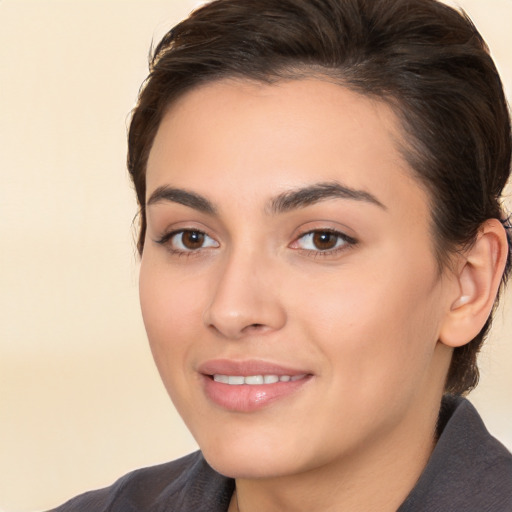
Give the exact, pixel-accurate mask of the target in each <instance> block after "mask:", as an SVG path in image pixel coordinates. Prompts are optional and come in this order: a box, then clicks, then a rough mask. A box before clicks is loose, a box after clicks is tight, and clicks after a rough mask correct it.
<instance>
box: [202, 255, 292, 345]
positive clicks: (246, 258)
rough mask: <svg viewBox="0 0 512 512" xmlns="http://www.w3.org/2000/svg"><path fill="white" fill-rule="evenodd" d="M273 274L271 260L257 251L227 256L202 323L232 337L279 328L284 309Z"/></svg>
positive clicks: (281, 324) (282, 323)
mask: <svg viewBox="0 0 512 512" xmlns="http://www.w3.org/2000/svg"><path fill="white" fill-rule="evenodd" d="M276 274H277V272H276V269H274V268H273V267H272V265H271V263H270V262H268V261H264V260H263V258H261V257H258V255H256V254H232V255H231V256H229V257H227V258H226V261H225V262H223V266H222V269H221V270H220V271H219V272H218V276H217V279H216V280H215V285H214V287H213V289H212V290H211V293H212V296H211V297H212V298H211V302H210V303H209V305H208V307H207V308H206V309H205V311H204V317H203V320H204V323H205V325H206V326H207V327H208V328H209V329H212V330H214V331H215V332H216V333H217V334H219V335H221V336H223V337H224V338H227V339H231V340H238V339H241V338H244V337H245V336H249V335H251V334H266V333H269V332H272V331H277V330H279V329H281V328H282V327H283V326H284V325H285V323H286V313H285V309H284V307H283V304H282V302H281V300H280V295H281V294H280V290H279V287H278V286H276V285H277V283H276V278H277V277H278V275H276Z"/></svg>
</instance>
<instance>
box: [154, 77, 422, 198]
mask: <svg viewBox="0 0 512 512" xmlns="http://www.w3.org/2000/svg"><path fill="white" fill-rule="evenodd" d="M400 144H403V137H402V134H401V127H400V123H399V121H398V119H397V117H396V115H395V114H394V112H393V111H392V109H391V108H390V107H389V106H388V105H387V104H386V103H384V102H382V101H377V100H373V99H371V98H368V97H365V96H362V95H360V94H357V93H355V92H353V91H351V90H349V89H347V88H345V87H342V86H340V85H337V84H334V83H332V82H328V81H324V80H318V79H304V80H295V81H286V82H285V81H282V82H278V83H276V84H272V85H267V84H260V83H255V82H249V81H241V80H222V81H218V82H214V83H210V84H206V85H203V86H200V87H198V88H195V89H193V90H192V91H189V92H188V93H186V94H185V95H184V96H182V97H181V98H180V99H179V100H178V101H176V102H175V103H174V104H173V105H172V106H171V107H170V108H169V110H168V111H167V113H166V115H165V116H164V118H163V120H162V123H161V125H160V127H159V130H158V132H157V135H156V137H155V141H154V144H153V147H152V150H151V152H150V156H149V160H148V167H147V191H148V194H151V192H152V191H154V190H155V189H156V188H157V187H159V186H162V185H168V184H172V185H173V186H180V187H183V188H190V189H193V190H194V191H196V192H199V193H201V194H205V195H209V194H213V193H217V192H218V193H219V194H220V193H221V192H222V191H223V190H224V191H225V192H226V197H228V196H229V194H231V200H233V199H234V198H233V194H232V192H233V190H228V189H229V188H230V187H234V188H236V190H238V196H239V197H243V196H244V194H248V195H250V196H251V197H254V196H255V195H258V194H260V195H261V196H262V197H261V199H262V200H263V199H264V196H268V195H270V194H276V193H280V192H283V191H286V190H287V188H293V187H296V186H298V185H308V184H310V183H312V182H319V181H320V182H330V181H336V182H342V183H343V184H344V185H346V186H348V187H351V188H354V189H358V190H367V191H368V192H370V193H372V194H373V195H376V196H377V197H379V198H382V202H383V203H385V202H387V203H390V204H391V203H393V202H395V201H396V199H397V195H398V196H399V197H402V198H406V197H407V196H410V197H412V196H415V197H414V198H413V200H415V201H417V200H418V199H421V201H422V203H425V204H426V196H425V195H424V193H423V191H422V190H421V187H420V184H419V183H418V182H417V180H416V179H415V178H413V173H412V171H411V169H410V168H409V166H408V164H407V162H406V161H405V159H404V157H403V155H402V153H401V152H400V150H399V147H400ZM221 200H222V198H221Z"/></svg>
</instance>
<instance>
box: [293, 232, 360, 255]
mask: <svg viewBox="0 0 512 512" xmlns="http://www.w3.org/2000/svg"><path fill="white" fill-rule="evenodd" d="M355 243H356V241H355V240H354V239H353V238H351V237H349V236H347V235H345V234H343V233H340V232H339V231H333V230H329V229H323V230H315V231H310V232H308V233H305V234H304V235H302V236H301V237H299V238H298V239H297V240H296V241H295V242H294V243H293V244H292V248H293V249H302V250H305V251H315V252H332V251H336V250H338V249H342V248H345V247H346V246H350V245H354V244H355Z"/></svg>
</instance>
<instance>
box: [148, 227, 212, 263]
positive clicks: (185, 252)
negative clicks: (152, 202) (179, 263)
mask: <svg viewBox="0 0 512 512" xmlns="http://www.w3.org/2000/svg"><path fill="white" fill-rule="evenodd" d="M186 233H189V234H195V235H198V236H200V237H201V236H202V237H207V238H209V239H210V240H213V241H214V242H215V243H216V244H217V245H216V246H214V245H208V246H206V247H204V246H202V247H198V248H197V249H190V248H188V249H176V248H174V247H172V243H171V241H172V239H173V238H174V237H175V236H176V235H180V234H181V235H182V237H183V235H185V234H186ZM155 242H156V243H157V244H160V245H163V246H166V248H167V250H168V251H169V252H170V253H171V254H175V255H178V256H186V257H190V256H193V255H197V254H199V252H200V250H201V249H208V248H210V247H214V248H215V247H218V246H219V244H218V242H216V241H215V240H214V239H213V238H212V237H211V236H209V235H208V234H207V233H205V232H204V231H201V230H200V229H177V230H175V231H171V232H169V233H166V234H164V235H163V236H162V237H161V238H160V239H158V240H155ZM180 243H181V244H182V245H183V240H181V242H180Z"/></svg>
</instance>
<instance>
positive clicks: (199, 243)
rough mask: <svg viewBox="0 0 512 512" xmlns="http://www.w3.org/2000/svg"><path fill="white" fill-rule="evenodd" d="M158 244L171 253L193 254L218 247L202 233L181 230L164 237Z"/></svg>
mask: <svg viewBox="0 0 512 512" xmlns="http://www.w3.org/2000/svg"><path fill="white" fill-rule="evenodd" d="M158 243H159V244H162V245H167V246H168V247H169V249H170V250H171V251H172V252H177V253H183V252H193V251H198V250H200V249H205V248H208V247H219V243H218V242H217V241H216V240H214V239H213V238H211V237H210V236H208V235H207V234H206V233H204V232H203V231H199V230H195V229H182V230H180V231H173V232H171V233H168V234H167V235H165V236H164V237H163V238H162V239H161V240H158Z"/></svg>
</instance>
